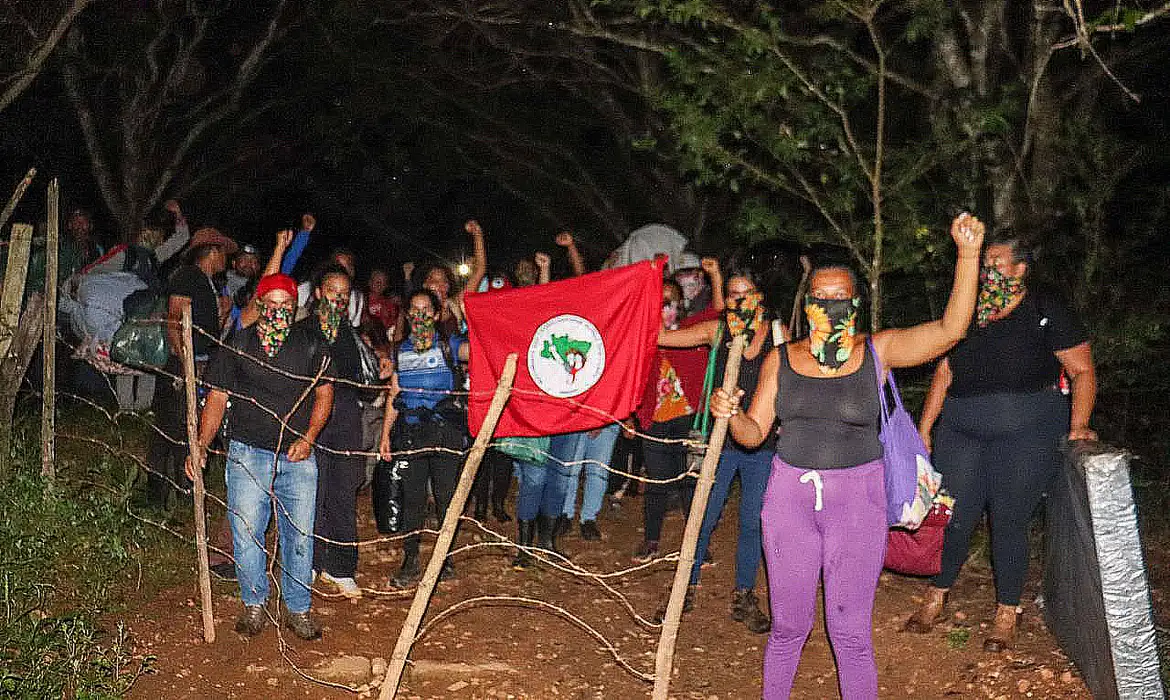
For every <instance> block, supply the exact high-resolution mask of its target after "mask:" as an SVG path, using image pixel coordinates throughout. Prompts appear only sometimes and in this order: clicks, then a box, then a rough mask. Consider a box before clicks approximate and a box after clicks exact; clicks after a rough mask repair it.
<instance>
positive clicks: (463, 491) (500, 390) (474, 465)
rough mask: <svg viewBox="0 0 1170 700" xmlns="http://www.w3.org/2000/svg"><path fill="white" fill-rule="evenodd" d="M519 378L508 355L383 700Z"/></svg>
mask: <svg viewBox="0 0 1170 700" xmlns="http://www.w3.org/2000/svg"><path fill="white" fill-rule="evenodd" d="M515 379H516V353H512V354H510V355H508V359H507V361H506V362H505V363H504V371H503V373H502V374H501V375H500V381H499V383H498V384H496V393H495V395H494V396H492V403H491V405H490V406H489V407H488V411H487V415H486V416H484V419H483V425H482V426H480V428H479V435H477V436H476V438H475V443H474V444H473V445H472V446H471V451H470V452H469V453H468V455H467V461H466V462H465V463H464V465H463V473H462V474H460V475H459V484H458V485H457V486H456V487H455V495H453V496H452V497H451V504H450V505H448V506H447V513H446V515H445V516H444V517H443V526H442V528H440V530H439V538H438V540H436V541H435V548H434V550H432V551H431V560H430V561H429V562H428V563H427V568H426V571H424V572H423V575H422V579H421V580H419V583H418V588H417V589H415V592H414V601H412V602H411V604H410V612H408V613H407V615H406V621H405V622H404V623H402V631H401V632H400V633H399V634H398V643H397V644H395V645H394V653H393V655H391V657H390V664H389V667H388V668H387V669H386V677H385V678H384V679H383V680H382V689H381V692H380V693H379V694H378V698H379V700H390V699H391V698H393V697H394V696H395V695H396V694H397V693H398V685H399V683H401V682H402V673H403V671H404V670H405V669H406V657H407V656H409V655H410V648H411V647H412V646H413V645H414V638H415V635H417V634H418V628H419V625H420V624H422V618H423V615H424V614H425V613H426V611H427V606H428V605H430V602H431V595H432V594H433V593H434V592H435V584H436V583H438V581H439V570H440V569H442V568H443V560H444V559H446V558H447V553H448V552H449V551H451V542H452V541H454V539H455V526H456V525H458V524H459V518H460V517H461V516H462V515H463V508H464V507H465V506H466V505H467V498H468V496H470V495H471V486H472V484H473V483H474V482H475V474H476V472H478V471H479V463H480V462H481V461H482V460H483V455H484V453H485V452H487V447H488V443H489V442H491V439H492V435H493V434H494V433H495V432H496V423H497V422H499V420H500V414H501V413H503V411H504V405H505V404H506V403H508V398H509V397H510V396H511V395H512V382H513V381H515Z"/></svg>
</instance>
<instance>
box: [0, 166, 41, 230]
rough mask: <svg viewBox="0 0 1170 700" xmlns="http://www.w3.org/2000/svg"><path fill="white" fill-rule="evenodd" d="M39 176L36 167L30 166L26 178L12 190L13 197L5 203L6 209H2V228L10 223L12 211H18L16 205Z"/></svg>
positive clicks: (0, 220) (0, 212)
mask: <svg viewBox="0 0 1170 700" xmlns="http://www.w3.org/2000/svg"><path fill="white" fill-rule="evenodd" d="M36 176H37V169H36V168H29V169H28V173H27V174H26V175H25V176H24V179H22V180H21V181H20V183H19V184H17V186H16V189H15V190H13V191H12V197H11V198H9V200H8V204H5V205H4V210H3V211H0V229H2V228H4V226H5V225H7V224H8V220H9V219H11V218H12V213H13V212H15V211H16V205H17V204H20V199H21V197H24V192H25V190H27V189H28V186H29V185H31V184H32V181H33V178H34V177H36Z"/></svg>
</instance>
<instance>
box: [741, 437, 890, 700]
mask: <svg viewBox="0 0 1170 700" xmlns="http://www.w3.org/2000/svg"><path fill="white" fill-rule="evenodd" d="M882 472H883V467H882V462H881V460H878V461H875V462H868V463H866V464H862V465H859V466H856V467H851V468H848V469H831V470H824V471H813V470H809V469H799V468H797V467H793V466H791V465H789V464H786V463H785V462H783V461H781V459H780V458H779V457H775V458H773V460H772V475H771V477H769V479H768V490H767V493H765V494H764V509H763V513H762V514H761V519H762V522H763V528H764V537H763V539H764V559H765V562H766V563H767V567H768V590H769V599H770V602H771V605H772V633H771V634H770V635H769V636H768V645H767V647H766V648H765V651H764V698H766V699H767V700H781V699H784V700H786V699H787V698H788V697H789V695H790V694H791V692H792V681H793V678H794V677H795V676H796V667H797V665H798V664H799V663H800V652H801V650H802V649H803V648H804V643H805V640H806V639H807V638H808V634H809V632H811V631H812V626H813V621H814V620H815V619H816V601H817V584H818V582H819V580H820V578H821V575H822V574H823V575H824V581H825V620H826V623H827V627H828V630H829V641H830V642H831V643H832V645H833V654H834V656H836V658H837V677H838V679H839V680H838V682H839V684H840V689H841V697H842V698H844V700H872V699H875V698H877V662H876V661H875V660H874V653H873V599H874V593H875V591H876V590H877V583H878V576H879V575H880V574H881V571H882V561H883V560H884V558H885V552H886V531H887V528H886V493H885V483H884V478H883V474H882Z"/></svg>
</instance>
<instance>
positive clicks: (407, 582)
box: [390, 552, 420, 588]
mask: <svg viewBox="0 0 1170 700" xmlns="http://www.w3.org/2000/svg"><path fill="white" fill-rule="evenodd" d="M419 573H420V571H419V567H418V553H417V552H416V553H414V554H407V555H406V558H405V559H403V560H402V567H401V568H399V569H398V573H396V574H394V577H393V578H391V579H390V585H392V586H394V587H395V588H409V587H410V586H412V585H414V583H415V582H416V581H418V576H419Z"/></svg>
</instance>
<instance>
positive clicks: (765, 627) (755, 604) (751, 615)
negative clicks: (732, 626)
mask: <svg viewBox="0 0 1170 700" xmlns="http://www.w3.org/2000/svg"><path fill="white" fill-rule="evenodd" d="M731 619H732V620H735V621H736V622H742V623H743V624H744V626H745V627H747V628H748V631H749V632H752V633H754V634H764V633H766V632H768V631H769V630H771V629H772V620H771V618H769V617H768V616H767V615H766V614H764V611H762V610H760V602H759V600H758V599H757V598H756V594H755V591H753V590H752V589H750V588H737V589H735V591H734V592H733V593H732V595H731Z"/></svg>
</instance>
